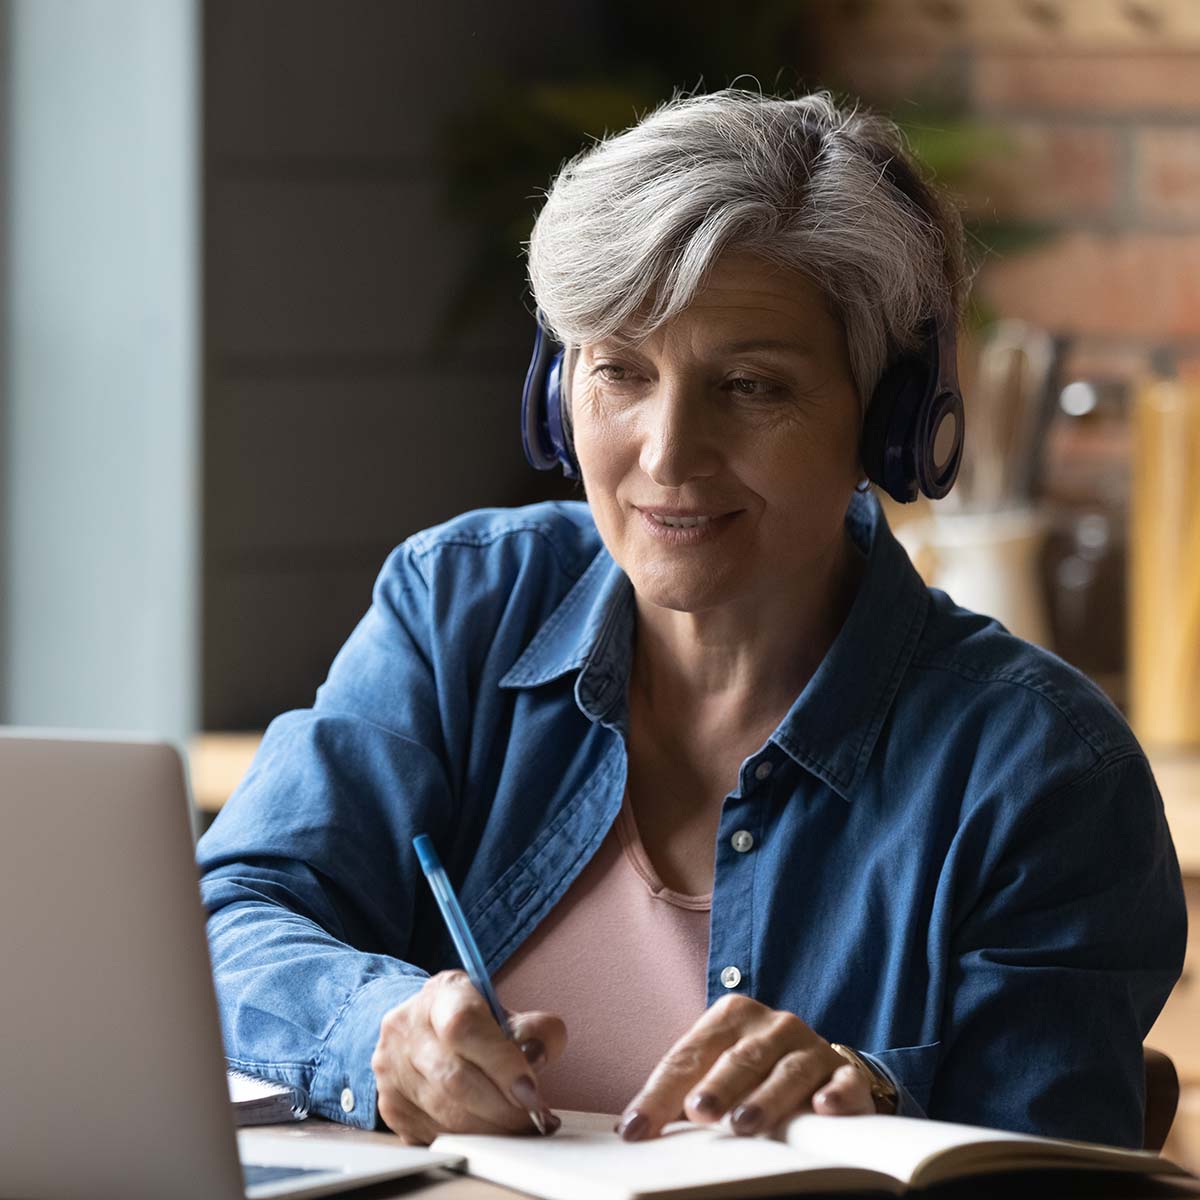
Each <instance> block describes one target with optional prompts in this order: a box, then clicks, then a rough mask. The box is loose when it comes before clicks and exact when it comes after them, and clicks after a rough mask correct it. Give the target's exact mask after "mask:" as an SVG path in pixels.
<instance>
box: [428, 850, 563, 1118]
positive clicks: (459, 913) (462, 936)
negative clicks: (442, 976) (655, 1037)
mask: <svg viewBox="0 0 1200 1200" xmlns="http://www.w3.org/2000/svg"><path fill="white" fill-rule="evenodd" d="M413 849H414V850H416V852H417V858H418V859H419V860H420V863H421V870H422V871H424V872H425V878H426V879H428V880H429V886H430V887H431V888H432V889H433V898H434V899H435V900H436V901H437V904H438V908H439V909H441V913H442V917H443V919H444V920H445V922H446V928H447V929H449V930H450V936H451V937H452V938H453V939H454V948H455V949H456V950H457V951H458V957H459V958H460V959H461V960H462V965H463V970H464V971H466V973H467V976H468V977H469V978H470V980H471V982H472V983H473V984H474V985H475V989H476V991H478V992H479V994H480V995H481V996H482V997H483V998H484V999H485V1000H486V1001H487V1002H488V1007H489V1008H490V1009H491V1010H492V1016H494V1017H495V1018H496V1023H497V1024H498V1025H499V1026H500V1030H501V1032H502V1033H503V1034H504V1036H505V1037H506V1038H508V1040H509V1041H510V1042H515V1041H516V1038H515V1037H513V1031H512V1026H511V1025H509V1023H508V1016H507V1014H506V1013H505V1011H504V1008H503V1006H502V1005H501V1003H500V997H499V996H497V995H496V989H495V988H494V987H492V981H491V979H490V978H489V977H488V973H487V967H485V966H484V964H483V955H482V954H480V953H479V947H478V946H477V945H476V944H475V937H474V935H473V934H472V933H471V927H470V926H469V925H468V924H467V918H466V917H465V916H464V915H463V910H462V905H460V904H459V902H458V897H457V896H456V895H455V894H454V888H453V887H451V885H450V879H449V876H447V874H446V868H445V867H443V866H442V860H441V859H440V858H438V855H437V851H436V850H435V849H434V848H433V841H432V839H431V838H430V836H429V834H427V833H422V834H419V835H418V836H417V837H415V838H413ZM527 1111H528V1113H529V1118H530V1120H532V1121H533V1124H534V1127H535V1128H536V1129H537V1131H538V1133H541V1134H544V1133H545V1132H546V1123H545V1121H543V1120H542V1114H541V1113H540V1112H538V1111H537V1109H536V1108H531V1109H528V1110H527Z"/></svg>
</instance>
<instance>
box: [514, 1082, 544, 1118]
mask: <svg viewBox="0 0 1200 1200" xmlns="http://www.w3.org/2000/svg"><path fill="white" fill-rule="evenodd" d="M511 1090H512V1094H513V1099H514V1100H516V1102H517V1103H518V1104H519V1105H520V1106H521V1107H522V1108H523V1109H525V1110H526V1111H528V1110H529V1109H531V1108H535V1109H540V1108H541V1107H542V1101H541V1098H540V1097H539V1096H538V1090H537V1084H536V1083H534V1082H533V1080H532V1079H530V1078H529V1076H528V1075H522V1076H520V1077H519V1078H518V1079H514V1080H513V1085H512V1089H511Z"/></svg>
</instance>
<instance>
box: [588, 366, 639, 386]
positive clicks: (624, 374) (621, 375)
mask: <svg viewBox="0 0 1200 1200" xmlns="http://www.w3.org/2000/svg"><path fill="white" fill-rule="evenodd" d="M592 374H593V375H595V376H597V377H598V378H600V379H602V380H603V381H604V382H605V383H630V382H632V381H633V379H634V374H633V372H632V371H631V370H630V369H629V368H628V367H623V366H621V364H620V363H597V364H596V365H595V366H594V367H593V368H592Z"/></svg>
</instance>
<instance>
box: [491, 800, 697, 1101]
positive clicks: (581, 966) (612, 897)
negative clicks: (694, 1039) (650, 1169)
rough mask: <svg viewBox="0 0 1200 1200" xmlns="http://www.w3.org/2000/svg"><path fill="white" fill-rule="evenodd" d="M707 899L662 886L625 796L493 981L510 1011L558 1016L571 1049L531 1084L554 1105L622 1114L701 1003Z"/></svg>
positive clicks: (568, 1046)
mask: <svg viewBox="0 0 1200 1200" xmlns="http://www.w3.org/2000/svg"><path fill="white" fill-rule="evenodd" d="M711 908H712V893H711V892H710V893H709V894H708V895H707V896H685V895H683V894H682V893H680V892H673V891H671V890H670V889H669V888H666V887H664V886H663V883H662V880H661V879H659V877H658V874H657V873H656V872H655V870H654V868H653V867H652V866H651V865H650V860H649V859H648V858H647V857H646V852H645V849H644V848H643V846H642V840H641V838H640V837H639V836H638V830H637V824H636V822H635V821H634V818H633V810H632V809H631V808H630V806H629V796H628V794H627V795H626V796H625V799H624V801H623V803H622V805H621V811H620V813H619V815H618V816H617V819H616V821H615V822H614V824H613V827H612V829H610V830H609V832H608V836H607V837H606V838H605V839H604V841H603V842H601V843H600V847H599V849H598V850H597V851H596V854H595V857H594V858H593V859H592V861H591V862H590V863H588V865H587V866H586V867H584V869H583V871H582V872H581V873H580V875H579V876H578V877H577V878H576V879H575V881H574V883H572V884H571V886H570V887H569V888H568V889H567V890H566V892H565V893H564V894H563V896H562V898H561V899H560V900H559V902H558V903H557V904H556V905H555V906H554V908H553V909H551V911H550V913H549V915H548V916H547V917H546V918H545V920H544V921H543V922H542V923H541V925H539V926H538V927H537V929H535V930H534V931H533V933H532V934H531V935H530V937H529V938H528V939H527V940H526V941H525V942H524V943H523V944H522V945H521V946H520V948H519V949H518V950H517V952H516V953H515V954H514V955H513V956H512V958H510V959H509V960H508V962H506V963H505V964H504V966H503V967H501V968H500V970H499V971H498V972H497V974H496V979H495V983H496V990H497V991H498V992H499V993H500V999H501V1002H502V1003H503V1004H504V1006H505V1008H507V1009H509V1010H510V1011H511V1012H531V1011H539V1010H540V1011H545V1012H553V1013H557V1014H558V1015H559V1016H560V1017H562V1019H563V1020H564V1021H565V1022H566V1024H567V1048H566V1051H565V1052H564V1054H563V1055H562V1057H561V1058H560V1059H559V1060H558V1061H557V1062H556V1063H553V1064H552V1065H551V1066H549V1067H546V1068H545V1069H544V1070H543V1071H542V1072H541V1074H540V1076H539V1086H540V1088H541V1092H542V1096H543V1098H544V1099H545V1100H546V1102H547V1103H548V1104H549V1105H550V1106H551V1107H552V1108H573V1109H583V1110H586V1111H590V1112H604V1113H619V1112H621V1111H622V1110H623V1109H624V1108H625V1106H626V1105H627V1104H628V1103H629V1101H630V1100H632V1099H633V1097H634V1096H635V1095H636V1094H637V1092H638V1090H639V1089H640V1088H641V1086H642V1085H643V1084H644V1083H645V1082H646V1079H647V1077H648V1076H649V1074H650V1072H651V1070H652V1069H653V1068H654V1066H655V1064H657V1062H658V1060H659V1059H660V1058H661V1057H662V1056H663V1054H664V1053H666V1051H667V1050H668V1049H669V1048H670V1047H671V1045H672V1044H673V1043H674V1042H675V1041H676V1040H677V1039H678V1038H679V1037H680V1036H681V1035H682V1034H684V1033H685V1032H686V1031H687V1030H688V1029H689V1028H690V1027H691V1025H692V1023H693V1022H694V1021H695V1020H696V1019H697V1018H698V1017H699V1016H700V1014H701V1013H702V1012H704V1010H705V1008H706V1007H707V988H706V975H707V967H708V918H709V910H710V909H711Z"/></svg>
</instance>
